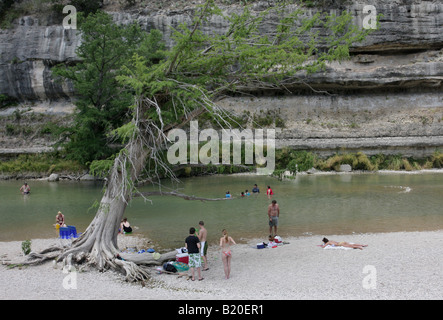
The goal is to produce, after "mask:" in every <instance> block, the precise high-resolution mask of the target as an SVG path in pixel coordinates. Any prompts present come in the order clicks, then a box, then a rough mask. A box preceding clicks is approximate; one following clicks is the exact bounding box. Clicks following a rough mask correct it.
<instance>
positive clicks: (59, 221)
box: [55, 211, 66, 227]
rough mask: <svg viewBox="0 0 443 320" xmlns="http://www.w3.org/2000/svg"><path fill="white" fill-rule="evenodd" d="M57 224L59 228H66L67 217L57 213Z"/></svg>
mask: <svg viewBox="0 0 443 320" xmlns="http://www.w3.org/2000/svg"><path fill="white" fill-rule="evenodd" d="M55 223H56V225H58V226H59V227H66V224H65V216H64V215H63V214H62V213H61V212H60V211H59V212H57V215H56V216H55Z"/></svg>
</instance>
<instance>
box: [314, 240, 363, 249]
mask: <svg viewBox="0 0 443 320" xmlns="http://www.w3.org/2000/svg"><path fill="white" fill-rule="evenodd" d="M322 241H323V243H324V245H322V248H324V247H326V246H329V245H331V246H338V247H347V248H353V249H360V250H363V248H364V247H367V246H368V245H367V244H356V243H349V242H345V241H340V242H337V241H332V240H328V239H327V238H323V240H322Z"/></svg>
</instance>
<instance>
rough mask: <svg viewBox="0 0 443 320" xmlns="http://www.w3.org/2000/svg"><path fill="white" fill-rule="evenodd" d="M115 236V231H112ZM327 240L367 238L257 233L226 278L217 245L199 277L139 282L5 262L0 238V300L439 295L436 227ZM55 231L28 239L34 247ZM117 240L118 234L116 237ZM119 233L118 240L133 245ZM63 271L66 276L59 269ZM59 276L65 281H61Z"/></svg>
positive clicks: (16, 247)
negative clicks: (279, 238) (267, 237)
mask: <svg viewBox="0 0 443 320" xmlns="http://www.w3.org/2000/svg"><path fill="white" fill-rule="evenodd" d="M119 237H120V236H119ZM327 237H328V238H329V239H330V240H336V241H348V242H353V243H360V244H367V245H368V247H366V248H364V249H363V250H358V249H348V250H345V249H323V248H321V247H319V245H320V244H321V239H322V236H307V237H300V238H286V239H283V241H284V242H286V244H284V245H281V246H279V247H277V248H267V249H260V250H259V249H255V248H254V246H255V245H256V244H257V242H259V241H263V240H259V239H252V240H249V241H248V242H247V243H243V244H238V245H235V246H233V248H232V253H233V260H232V271H231V278H230V279H229V280H226V279H224V273H223V266H222V261H221V257H220V251H219V250H218V248H217V247H210V248H209V251H208V262H209V270H208V271H204V272H203V277H204V280H203V281H190V280H186V279H185V278H184V277H180V278H179V277H177V276H176V275H169V274H157V273H156V272H155V267H152V270H153V272H152V274H153V281H151V282H150V283H149V284H146V285H145V286H142V285H140V284H132V283H127V282H125V281H124V279H123V277H122V276H121V275H119V274H117V273H114V272H104V273H100V272H97V271H95V270H90V271H85V272H78V273H77V272H75V276H74V275H73V274H68V273H64V272H63V271H62V269H61V267H58V268H57V269H55V268H54V265H53V263H51V262H49V263H46V264H43V265H40V266H33V267H23V268H13V269H11V268H7V267H6V266H5V265H3V263H5V262H16V261H20V260H21V259H23V254H22V251H21V242H19V241H17V242H0V260H1V262H2V265H1V266H0V299H1V300H28V299H32V300H48V299H50V300H52V299H60V300H105V299H119V300H125V299H128V300H132V299H136V300H145V299H146V300H148V299H149V300H156V299H158V300H166V299H173V300H182V299H183V300H185V299H186V300H188V299H193V300H225V299H227V300H263V299H279V300H287V299H288V300H295V299H308V300H311V299H313V300H325V299H326V300H328V299H334V300H337V299H338V300H343V299H358V300H367V299H375V300H385V299H388V300H397V299H413V300H421V299H424V300H437V299H438V300H440V299H442V297H443V268H442V267H443V265H442V264H443V250H441V247H440V245H439V244H440V243H441V241H442V240H443V230H441V231H425V232H395V233H381V234H353V235H347V236H344V235H340V236H333V235H327ZM57 241H59V240H58V239H34V240H32V249H33V251H36V252H38V251H39V250H41V249H44V248H46V247H48V246H50V245H52V244H56V243H57ZM122 241H123V242H122ZM138 241H140V240H139V239H137V238H136V237H128V236H125V237H120V238H119V246H120V248H122V247H124V246H127V245H129V246H130V245H137V242H138ZM68 276H69V277H70V278H69V279H68V278H67V277H68ZM64 283H65V286H64V285H63V284H64Z"/></svg>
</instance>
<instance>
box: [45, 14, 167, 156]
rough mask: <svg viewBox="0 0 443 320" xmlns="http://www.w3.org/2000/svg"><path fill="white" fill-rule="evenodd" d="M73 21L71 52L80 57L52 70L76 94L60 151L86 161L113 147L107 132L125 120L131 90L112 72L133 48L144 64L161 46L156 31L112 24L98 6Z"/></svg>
mask: <svg viewBox="0 0 443 320" xmlns="http://www.w3.org/2000/svg"><path fill="white" fill-rule="evenodd" d="M78 23H79V29H80V31H81V33H82V39H83V41H82V44H81V45H80V46H79V48H78V49H77V54H78V56H79V57H80V58H81V59H82V61H81V62H80V63H78V64H76V65H74V66H67V65H60V66H57V67H55V68H54V74H56V75H58V76H60V77H62V78H66V79H70V80H71V81H72V82H73V83H74V87H75V92H76V96H77V101H76V106H77V112H76V114H75V121H74V124H73V125H72V127H71V128H70V131H71V134H70V140H69V142H68V143H67V144H66V145H65V148H66V153H67V155H68V157H69V158H71V159H74V160H77V161H80V162H81V163H88V162H90V161H93V160H96V159H106V158H107V157H109V156H110V155H111V154H112V153H114V152H115V150H114V149H113V148H111V147H110V145H109V139H108V133H109V132H111V131H112V130H115V129H116V128H118V127H120V126H121V125H123V124H125V123H126V122H127V121H129V119H130V115H128V111H129V109H128V107H129V106H130V105H131V104H133V101H134V97H133V93H132V92H131V91H130V90H125V88H123V86H121V85H120V84H119V83H118V82H117V81H116V76H117V75H119V74H120V72H121V69H122V67H123V66H124V65H125V64H126V63H127V62H128V60H129V58H130V57H131V56H132V55H133V54H134V53H137V54H139V55H141V56H143V57H144V58H145V59H146V61H147V62H149V63H154V62H157V61H159V60H160V59H161V58H162V55H161V54H160V53H159V51H160V50H161V49H163V46H162V44H161V43H160V40H161V36H159V33H158V31H156V32H153V33H151V34H147V33H145V32H143V31H142V30H141V29H140V28H139V27H138V26H137V25H136V24H131V25H128V26H117V25H116V24H115V23H114V22H113V21H112V18H111V16H110V15H108V14H106V13H103V12H100V11H98V12H97V13H91V14H89V15H88V16H87V17H86V18H85V17H84V15H82V14H79V18H78Z"/></svg>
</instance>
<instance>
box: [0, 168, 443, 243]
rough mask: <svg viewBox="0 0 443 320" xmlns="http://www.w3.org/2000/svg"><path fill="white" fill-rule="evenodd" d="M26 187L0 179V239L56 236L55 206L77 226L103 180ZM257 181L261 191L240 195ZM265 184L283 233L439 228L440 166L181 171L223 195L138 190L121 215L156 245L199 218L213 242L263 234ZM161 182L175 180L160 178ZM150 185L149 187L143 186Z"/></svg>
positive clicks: (188, 188) (203, 189) (188, 189)
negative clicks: (289, 173) (325, 171)
mask: <svg viewBox="0 0 443 320" xmlns="http://www.w3.org/2000/svg"><path fill="white" fill-rule="evenodd" d="M28 183H29V185H30V186H31V190H32V193H31V194H30V195H27V196H23V195H21V194H20V192H19V188H20V186H21V184H22V182H21V181H0V218H1V221H2V223H1V224H0V241H12V240H24V239H31V238H49V237H54V236H56V232H55V229H54V228H53V227H52V224H53V223H54V222H55V215H56V213H57V211H59V210H60V211H62V212H63V214H65V217H66V221H67V223H68V224H70V225H75V226H76V227H77V229H78V230H79V231H83V230H84V229H85V228H86V227H87V226H88V224H89V223H90V221H91V220H92V219H93V217H94V215H95V209H94V208H92V206H93V204H94V202H95V201H100V198H101V195H102V184H101V183H91V182H55V183H54V182H52V183H49V182H46V181H28ZM255 183H257V184H258V185H259V187H260V191H261V193H260V194H258V195H254V194H251V196H249V197H245V198H240V197H239V195H240V192H241V191H244V190H245V189H249V191H251V189H252V187H253V185H254V184H255ZM266 185H271V187H272V189H273V190H274V196H273V199H275V200H277V202H278V204H279V205H280V208H281V210H280V226H279V231H280V232H279V233H280V235H281V236H282V237H283V238H284V237H285V236H303V235H311V234H317V235H320V236H321V235H329V234H350V233H353V232H355V233H371V232H391V231H423V230H439V229H443V210H442V208H443V187H442V186H443V174H442V173H422V174H382V173H372V174H344V175H306V176H298V177H297V179H295V180H290V181H277V180H275V179H273V178H269V177H261V176H250V175H249V176H210V177H195V178H187V179H184V180H183V181H182V183H181V184H180V185H178V186H175V187H178V190H179V191H180V192H183V193H186V194H190V195H196V196H201V197H208V198H219V197H223V196H224V194H225V193H226V191H228V190H229V191H230V192H231V194H232V195H233V196H234V199H232V200H228V201H215V202H201V201H186V200H183V199H180V198H175V197H158V196H156V197H151V198H150V200H151V201H152V202H146V201H144V200H143V199H141V198H136V199H135V200H134V201H133V202H131V204H130V205H129V206H128V208H127V210H126V213H125V215H126V217H127V218H128V220H129V221H130V222H131V224H132V225H133V226H136V227H137V229H136V232H135V234H139V235H142V236H147V237H149V238H150V239H152V240H153V242H154V243H155V244H156V245H158V246H160V247H162V248H176V247H181V246H182V245H183V240H184V238H185V237H186V236H187V234H188V230H189V227H191V226H195V227H197V226H198V221H200V220H204V221H205V224H206V227H207V229H208V232H209V242H211V243H215V242H216V241H217V240H218V239H219V238H220V233H221V230H222V229H223V228H226V229H227V230H228V231H229V233H230V234H231V235H232V236H233V237H234V239H237V240H241V239H248V238H252V237H260V238H263V239H264V240H266V237H267V235H268V233H269V229H268V225H267V206H268V204H269V203H270V199H268V198H267V197H266V195H265V191H266ZM165 186H166V189H167V188H168V187H173V186H172V185H171V184H170V183H166V184H165ZM145 189H146V190H149V188H148V187H147V188H145Z"/></svg>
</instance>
